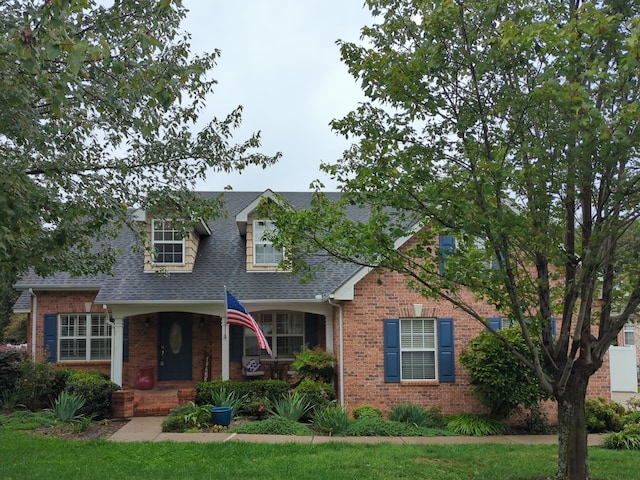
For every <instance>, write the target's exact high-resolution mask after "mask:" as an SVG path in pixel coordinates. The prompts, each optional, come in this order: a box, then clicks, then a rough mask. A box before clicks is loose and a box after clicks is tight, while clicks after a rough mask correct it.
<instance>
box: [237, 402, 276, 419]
mask: <svg viewBox="0 0 640 480" xmlns="http://www.w3.org/2000/svg"><path fill="white" fill-rule="evenodd" d="M271 408H272V405H271V400H269V399H268V398H266V397H265V398H256V399H254V400H252V401H250V402H248V403H245V405H244V407H242V411H243V412H244V413H246V414H247V415H249V416H251V417H255V418H256V419H258V420H262V419H263V418H265V416H266V415H267V414H268V413H269V410H270V409H271Z"/></svg>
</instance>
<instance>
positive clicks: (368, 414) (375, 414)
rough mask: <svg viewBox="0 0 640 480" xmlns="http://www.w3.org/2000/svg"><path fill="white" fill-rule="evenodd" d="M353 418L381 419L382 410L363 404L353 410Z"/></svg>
mask: <svg viewBox="0 0 640 480" xmlns="http://www.w3.org/2000/svg"><path fill="white" fill-rule="evenodd" d="M353 418H354V419H356V420H358V419H359V418H382V410H380V409H379V408H375V407H372V406H371V405H369V404H368V403H365V404H363V405H360V406H359V407H356V408H354V409H353Z"/></svg>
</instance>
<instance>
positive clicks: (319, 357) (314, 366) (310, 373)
mask: <svg viewBox="0 0 640 480" xmlns="http://www.w3.org/2000/svg"><path fill="white" fill-rule="evenodd" d="M295 357H296V359H295V360H294V361H293V363H292V364H291V368H293V369H294V370H295V371H296V373H297V374H298V375H300V376H301V377H303V378H308V379H310V380H313V381H316V382H318V381H319V382H331V380H333V378H334V377H335V376H336V357H335V356H333V355H332V354H330V353H329V352H327V351H326V350H325V349H324V348H322V347H320V346H317V347H314V348H309V347H307V346H306V345H305V346H303V347H302V350H300V351H299V352H296V353H295Z"/></svg>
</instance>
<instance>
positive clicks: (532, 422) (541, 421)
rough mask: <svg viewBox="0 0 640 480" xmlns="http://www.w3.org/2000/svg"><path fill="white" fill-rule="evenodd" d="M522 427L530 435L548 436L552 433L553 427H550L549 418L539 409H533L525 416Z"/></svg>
mask: <svg viewBox="0 0 640 480" xmlns="http://www.w3.org/2000/svg"><path fill="white" fill-rule="evenodd" d="M522 426H523V427H524V430H525V431H527V432H528V433H533V434H536V435H546V434H549V433H551V427H550V426H549V422H548V420H547V417H546V415H545V414H544V413H542V411H541V410H540V408H538V407H535V408H532V409H531V411H530V412H529V413H528V414H527V415H525V417H524V419H523V421H522Z"/></svg>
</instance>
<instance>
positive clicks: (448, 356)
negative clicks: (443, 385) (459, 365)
mask: <svg viewBox="0 0 640 480" xmlns="http://www.w3.org/2000/svg"><path fill="white" fill-rule="evenodd" d="M438 370H439V375H440V381H441V382H455V380H456V368H455V357H454V353H453V318H439V319H438Z"/></svg>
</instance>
